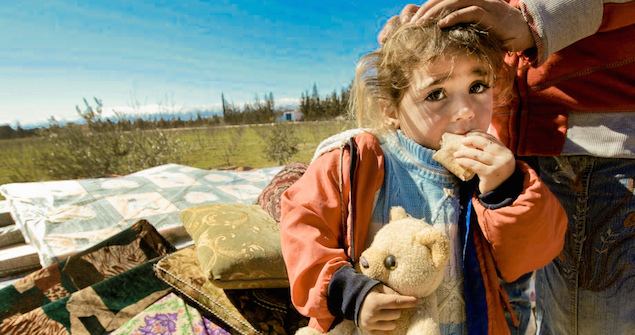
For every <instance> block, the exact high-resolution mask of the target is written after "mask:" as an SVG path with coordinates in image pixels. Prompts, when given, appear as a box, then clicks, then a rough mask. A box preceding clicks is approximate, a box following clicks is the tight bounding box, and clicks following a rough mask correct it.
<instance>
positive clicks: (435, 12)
mask: <svg viewBox="0 0 635 335" xmlns="http://www.w3.org/2000/svg"><path fill="white" fill-rule="evenodd" d="M482 2H484V1H482V0H481V1H479V0H476V1H475V0H430V1H427V2H426V3H424V4H423V5H421V8H420V9H419V10H418V11H417V13H416V14H415V16H414V17H413V19H412V22H417V23H424V22H426V21H428V20H430V19H432V18H437V17H438V16H439V15H441V14H443V13H446V14H447V13H448V12H454V11H456V10H459V9H461V8H465V7H469V6H474V5H479V4H481V3H482ZM415 18H416V19H415Z"/></svg>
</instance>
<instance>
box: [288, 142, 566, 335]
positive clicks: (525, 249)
mask: <svg viewBox="0 0 635 335" xmlns="http://www.w3.org/2000/svg"><path fill="white" fill-rule="evenodd" d="M354 140H355V144H356V147H357V155H356V156H355V157H354V158H355V159H356V164H355V165H354V166H355V167H354V169H355V170H354V171H353V174H354V185H353V186H352V188H351V185H350V173H351V171H350V166H351V164H350V163H351V161H350V160H351V155H350V150H349V149H341V150H333V151H331V152H328V153H326V154H324V155H322V156H321V157H319V158H318V159H316V160H315V161H314V162H313V163H312V164H311V165H309V167H308V169H307V171H306V172H305V174H304V175H303V176H302V178H300V180H298V181H297V182H296V183H295V184H294V185H293V186H291V187H290V188H289V189H288V190H287V191H286V192H285V193H284V194H283V196H282V218H281V222H280V224H281V238H282V251H283V256H284V259H285V263H286V266H287V272H288V275H289V281H290V284H291V297H292V301H293V304H294V305H295V307H296V308H297V310H298V311H299V312H300V313H301V314H303V315H306V316H309V317H311V320H310V322H309V325H310V326H311V327H313V328H316V329H318V330H320V331H321V332H326V331H327V330H328V329H329V327H331V325H332V323H333V321H334V320H335V317H334V316H333V315H332V314H331V313H330V312H329V310H328V307H327V290H328V285H329V282H330V280H331V278H332V276H333V274H334V273H335V272H336V271H337V270H338V269H339V268H341V267H342V266H344V265H350V264H351V263H350V261H349V259H350V258H349V255H350V253H351V250H353V248H354V258H353V259H355V260H356V259H358V258H359V256H360V255H361V252H362V251H363V250H362V248H360V247H356V246H364V245H366V236H367V233H368V229H369V225H370V221H371V214H372V210H373V201H374V197H375V193H376V192H377V190H379V188H380V187H381V185H382V183H383V179H384V168H383V164H384V159H383V153H382V149H381V147H380V146H379V141H378V140H377V138H376V137H375V136H374V135H371V134H368V133H363V134H360V135H357V136H356V137H355V139H354ZM518 164H519V166H520V168H521V170H522V171H523V172H524V174H525V179H524V185H523V187H524V188H523V192H522V194H521V195H520V196H519V197H518V198H517V199H516V201H514V203H513V204H512V205H510V206H507V207H503V208H500V209H497V210H491V209H486V208H485V207H484V206H482V205H481V204H480V203H479V202H478V200H476V199H474V200H473V206H474V210H475V213H476V216H477V217H478V226H479V227H480V229H474V242H475V252H476V255H477V257H478V260H479V264H480V272H481V275H482V277H483V284H484V286H485V291H486V292H485V300H486V302H487V319H488V320H487V321H488V329H489V333H490V334H507V333H509V329H508V326H507V323H506V321H505V316H504V308H506V307H509V306H508V302H507V299H506V294H505V291H504V290H503V289H502V288H501V287H500V284H499V279H498V274H499V273H500V276H501V278H502V279H503V280H505V281H508V282H511V281H514V280H516V279H517V278H518V277H520V276H521V275H523V274H525V273H528V272H531V271H533V270H535V269H538V268H540V267H543V266H544V265H546V264H547V263H549V262H550V261H551V260H552V259H553V258H554V257H555V256H556V255H558V253H559V252H560V250H561V249H562V247H563V243H564V233H565V230H566V222H567V219H566V215H565V213H564V210H563V209H562V207H561V206H560V203H559V202H558V201H557V200H556V198H555V197H554V196H553V195H552V194H551V192H550V191H549V190H548V189H547V188H546V187H545V186H544V185H543V184H542V183H541V182H540V180H539V179H538V177H537V175H536V173H535V172H534V171H533V170H531V169H530V168H529V167H528V166H527V165H526V164H524V163H522V162H518ZM351 195H352V196H353V197H354V200H355V201H353V202H351V201H350V199H351ZM351 206H354V207H355V208H354V209H353V208H351ZM351 213H354V215H351ZM344 221H345V222H346V223H345V224H343V222H344ZM351 229H352V230H354V231H351ZM351 236H352V237H353V238H352V239H351ZM354 246H355V247H354Z"/></svg>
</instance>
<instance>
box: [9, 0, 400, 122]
mask: <svg viewBox="0 0 635 335" xmlns="http://www.w3.org/2000/svg"><path fill="white" fill-rule="evenodd" d="M407 3H412V2H411V1H410V2H408V1H405V2H391V1H345V0H344V1H342V0H339V1H337V0H336V1H330V0H328V1H277V0H269V1H267V0H256V1H223V0H213V1H194V0H177V1H113V0H110V1H81V0H76V1H61V0H42V1H29V0H23V1H9V2H4V3H3V4H2V6H0V27H1V29H2V33H0V124H11V125H12V126H15V125H16V123H17V122H19V123H20V124H21V125H22V126H28V125H29V124H33V123H37V122H42V121H46V120H47V119H48V118H49V117H50V116H54V117H55V118H56V119H58V120H64V119H66V120H72V119H76V118H77V113H76V112H75V106H76V105H79V106H80V107H82V106H83V102H82V99H83V98H87V99H89V101H90V100H92V97H98V98H100V99H102V101H103V103H104V108H105V109H106V110H107V111H108V110H110V109H113V108H114V109H116V110H120V111H124V112H129V111H130V108H131V107H133V106H137V107H138V108H137V109H136V110H137V111H144V110H145V111H147V110H146V109H144V108H141V107H140V106H146V105H148V106H152V105H154V106H157V105H159V106H160V107H163V108H168V107H173V108H176V109H187V108H194V107H198V106H217V105H219V104H220V96H221V92H223V93H224V94H225V97H226V99H227V100H229V101H233V102H234V103H237V104H240V105H242V103H243V102H251V101H253V100H254V98H255V95H256V94H258V95H259V97H263V95H264V94H265V93H269V92H272V93H273V94H274V98H275V100H276V103H278V104H283V103H284V102H285V101H287V100H288V99H291V100H293V99H296V100H297V99H298V98H299V97H300V94H301V92H303V91H305V90H307V89H310V88H311V86H312V85H313V83H314V82H315V83H316V84H317V87H318V89H319V91H320V93H321V94H322V95H326V94H328V93H330V92H332V91H333V90H334V89H337V90H338V91H339V90H340V89H341V88H342V87H343V86H345V85H348V83H350V81H351V80H352V78H353V76H354V69H355V62H356V61H357V60H359V58H360V57H361V56H362V55H363V54H365V53H367V52H369V51H372V50H373V49H375V48H376V47H377V46H378V45H377V42H376V35H377V32H378V31H379V30H380V29H381V26H382V25H383V24H384V23H385V22H386V20H388V18H389V17H390V16H392V15H396V14H398V13H399V11H400V10H401V8H403V6H405V5H406V4H407Z"/></svg>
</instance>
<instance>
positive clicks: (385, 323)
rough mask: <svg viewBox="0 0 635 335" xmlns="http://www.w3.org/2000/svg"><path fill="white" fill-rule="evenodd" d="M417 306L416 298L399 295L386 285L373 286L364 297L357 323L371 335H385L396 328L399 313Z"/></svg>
mask: <svg viewBox="0 0 635 335" xmlns="http://www.w3.org/2000/svg"><path fill="white" fill-rule="evenodd" d="M415 306H417V298H415V297H409V296H404V295H400V294H399V293H397V292H395V291H394V290H393V289H391V288H389V287H388V286H386V285H382V284H380V285H377V286H375V287H374V288H373V289H372V290H371V291H370V292H369V293H368V295H367V296H366V298H365V299H364V302H363V303H362V307H361V309H360V311H359V316H358V319H357V323H358V325H359V327H360V328H361V329H363V330H364V331H366V332H367V333H369V334H371V335H382V334H387V333H388V332H389V331H391V330H393V329H395V328H396V327H397V322H396V320H397V319H399V316H401V311H402V310H403V309H407V308H413V307H415Z"/></svg>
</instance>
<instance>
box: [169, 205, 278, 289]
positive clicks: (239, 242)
mask: <svg viewBox="0 0 635 335" xmlns="http://www.w3.org/2000/svg"><path fill="white" fill-rule="evenodd" d="M180 219H181V221H182V222H183V225H184V226H185V229H186V230H187V232H188V233H189V234H190V236H192V239H193V240H194V244H195V245H196V250H197V255H198V259H199V261H200V264H201V269H202V270H203V273H205V274H206V276H207V277H208V278H209V280H210V282H212V283H213V284H214V285H216V286H218V287H221V288H225V289H246V288H276V287H278V288H280V287H288V286H289V281H288V279H287V271H286V267H285V265H284V261H283V259H282V250H281V247H280V226H279V225H278V223H277V222H275V221H274V220H273V218H271V216H269V214H267V212H265V211H264V210H263V209H262V208H261V207H260V206H258V205H245V204H233V203H232V204H213V205H204V206H197V207H191V208H187V209H185V210H182V211H181V213H180Z"/></svg>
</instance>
